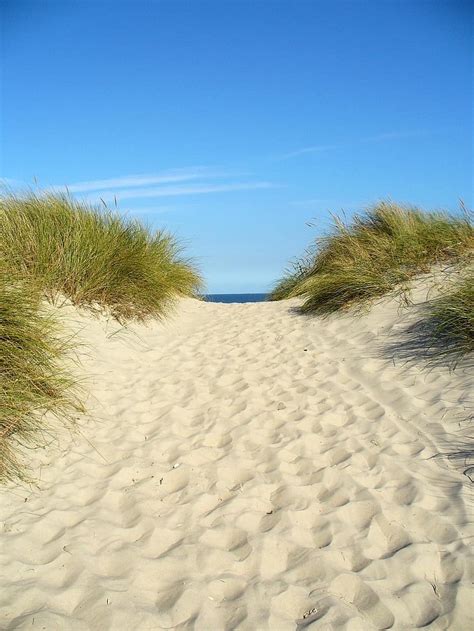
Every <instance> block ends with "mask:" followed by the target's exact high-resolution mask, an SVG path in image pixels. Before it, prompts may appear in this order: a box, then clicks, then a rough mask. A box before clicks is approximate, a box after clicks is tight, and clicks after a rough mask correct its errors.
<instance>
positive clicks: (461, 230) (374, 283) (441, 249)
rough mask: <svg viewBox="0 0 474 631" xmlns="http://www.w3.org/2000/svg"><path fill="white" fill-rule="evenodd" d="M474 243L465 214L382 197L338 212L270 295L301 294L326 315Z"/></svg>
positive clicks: (307, 306)
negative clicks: (347, 215) (359, 210)
mask: <svg viewBox="0 0 474 631" xmlns="http://www.w3.org/2000/svg"><path fill="white" fill-rule="evenodd" d="M473 249H474V228H473V225H472V223H471V222H470V221H469V218H468V217H467V215H466V216H462V217H457V216H453V215H449V214H447V213H441V212H436V213H425V212H423V211H421V210H419V209H418V208H415V207H410V206H400V205H397V204H393V203H391V202H381V203H379V204H377V205H375V206H373V207H372V208H370V209H369V210H368V211H367V212H366V213H365V214H362V215H355V216H354V218H353V219H352V221H351V222H349V223H348V222H345V221H344V220H343V219H341V218H339V217H335V219H334V226H333V230H332V232H331V233H330V234H329V235H327V236H324V237H322V238H320V239H318V240H317V241H316V243H315V244H314V246H313V248H312V256H309V257H308V255H306V256H305V257H304V258H303V259H302V260H301V261H299V262H297V263H296V264H295V267H296V269H292V270H290V271H289V272H288V273H287V274H286V276H285V277H284V278H283V279H282V280H281V281H280V282H279V283H278V284H277V285H276V287H275V289H274V290H273V292H272V293H271V296H270V297H271V299H276V300H278V299H282V298H290V297H295V296H301V297H302V298H303V299H304V302H303V305H302V310H303V311H304V312H311V313H315V314H320V315H326V314H329V313H332V312H334V311H339V310H341V309H347V308H350V307H359V306H361V305H364V304H367V303H369V302H370V301H371V300H373V299H375V298H378V297H381V296H383V295H385V294H387V293H388V292H390V291H392V290H393V289H395V288H400V287H403V286H404V285H406V283H408V282H409V281H410V280H411V279H412V278H413V277H414V276H415V275H417V274H421V273H425V272H429V271H430V269H431V267H432V266H433V265H435V264H437V263H442V262H447V261H453V262H455V261H460V260H462V259H463V258H464V257H468V256H469V254H470V253H472V252H473Z"/></svg>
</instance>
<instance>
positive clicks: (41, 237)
mask: <svg viewBox="0 0 474 631" xmlns="http://www.w3.org/2000/svg"><path fill="white" fill-rule="evenodd" d="M0 244H1V245H0V254H1V256H2V258H3V260H4V261H5V263H6V265H7V267H8V269H10V270H11V271H12V273H14V274H16V275H18V276H20V277H22V278H26V279H30V280H32V281H33V282H34V283H35V284H37V285H38V286H39V287H40V288H41V290H42V291H43V292H44V294H45V295H46V296H47V297H48V298H49V299H54V298H55V297H56V296H58V295H63V296H66V297H68V298H69V299H70V300H71V301H72V302H73V304H75V305H78V306H81V307H89V308H101V309H105V310H107V311H108V312H110V313H111V314H112V315H113V316H114V317H116V318H117V319H119V320H129V319H138V320H144V319H147V318H152V317H153V318H160V317H162V316H163V315H165V314H166V312H167V310H168V308H169V307H170V306H171V304H172V303H173V300H174V299H175V298H176V297H177V296H189V295H194V294H195V293H196V292H197V291H198V289H199V288H200V286H201V279H200V276H199V274H198V273H197V271H196V270H195V269H194V267H193V266H192V265H191V263H190V262H189V261H187V260H186V259H184V258H182V257H181V248H180V246H179V245H178V244H177V242H176V241H175V239H174V238H173V237H172V236H170V235H169V234H166V233H164V232H160V231H157V232H151V231H150V230H148V229H147V227H146V226H144V225H143V224H141V223H140V222H139V221H136V220H129V219H125V218H123V217H121V216H120V215H118V214H116V213H113V212H111V211H109V210H107V209H99V208H97V207H90V206H87V205H84V204H83V203H80V202H77V201H75V200H74V199H72V198H71V197H69V196H66V195H52V194H50V195H35V194H28V195H25V196H22V197H17V196H14V195H8V196H6V197H4V198H3V199H0Z"/></svg>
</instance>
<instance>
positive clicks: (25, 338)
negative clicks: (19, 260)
mask: <svg viewBox="0 0 474 631" xmlns="http://www.w3.org/2000/svg"><path fill="white" fill-rule="evenodd" d="M70 349H71V346H70V343H69V342H68V341H66V340H64V339H63V338H62V336H61V334H60V328H59V326H58V322H57V321H56V319H55V318H54V317H53V315H52V314H51V313H46V312H45V310H44V308H43V307H42V305H41V299H40V294H39V292H38V290H37V289H36V288H33V287H32V286H31V285H29V284H28V283H25V282H20V281H13V280H12V277H11V274H10V273H9V272H8V270H7V269H6V267H5V265H1V266H0V373H1V382H0V480H2V481H5V480H12V479H15V478H18V477H20V478H21V477H22V476H23V471H24V467H23V462H20V458H19V456H18V452H19V450H18V447H19V445H24V446H33V445H38V444H40V442H41V441H40V440H38V439H39V438H41V432H40V431H39V430H44V428H45V427H46V426H47V421H46V420H45V415H46V414H47V413H49V414H50V415H53V416H56V417H60V418H61V419H62V422H64V421H65V420H66V419H71V418H72V416H71V415H72V414H73V413H75V412H76V411H77V410H79V409H80V405H79V403H78V400H77V396H76V391H75V387H76V381H75V379H74V378H73V377H72V376H71V374H70V373H69V372H68V371H67V370H66V369H65V367H64V361H63V360H64V357H65V356H67V355H68V353H69V351H70ZM53 416H51V417H50V419H52V418H53Z"/></svg>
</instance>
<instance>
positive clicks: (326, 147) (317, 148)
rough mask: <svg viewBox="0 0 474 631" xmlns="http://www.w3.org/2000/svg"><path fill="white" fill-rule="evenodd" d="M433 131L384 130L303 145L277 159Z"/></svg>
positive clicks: (427, 134) (414, 135)
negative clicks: (356, 137)
mask: <svg viewBox="0 0 474 631" xmlns="http://www.w3.org/2000/svg"><path fill="white" fill-rule="evenodd" d="M431 133H432V132H430V131H427V130H413V131H391V132H384V133H381V134H377V135H375V136H366V137H363V138H359V139H356V140H354V141H351V142H341V143H337V144H331V145H312V146H310V147H302V148H301V149H296V150H295V151H290V152H289V153H284V154H282V155H280V156H278V158H277V159H278V160H288V159H289V158H296V157H298V156H302V155H304V154H308V153H319V152H325V151H330V150H331V149H343V148H346V147H351V146H353V145H358V144H363V143H367V142H386V141H390V140H398V139H402V138H419V137H421V136H429V135H430V134H431Z"/></svg>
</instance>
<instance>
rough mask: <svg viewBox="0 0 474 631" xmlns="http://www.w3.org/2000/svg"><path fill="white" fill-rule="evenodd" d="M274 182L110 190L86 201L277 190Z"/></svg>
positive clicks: (88, 197) (96, 192)
mask: <svg viewBox="0 0 474 631" xmlns="http://www.w3.org/2000/svg"><path fill="white" fill-rule="evenodd" d="M275 187H276V184H273V183H272V182H236V183H230V184H209V185H206V184H197V185H183V186H163V187H150V188H130V189H123V190H118V191H117V192H111V191H109V190H103V191H95V192H94V194H93V195H90V196H87V197H86V201H89V202H94V201H97V200H98V199H99V200H102V201H104V202H105V203H108V202H113V201H115V199H117V201H120V200H123V199H144V198H156V197H178V196H185V195H206V194H210V193H227V192H230V191H246V190H258V189H268V188H275Z"/></svg>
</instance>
